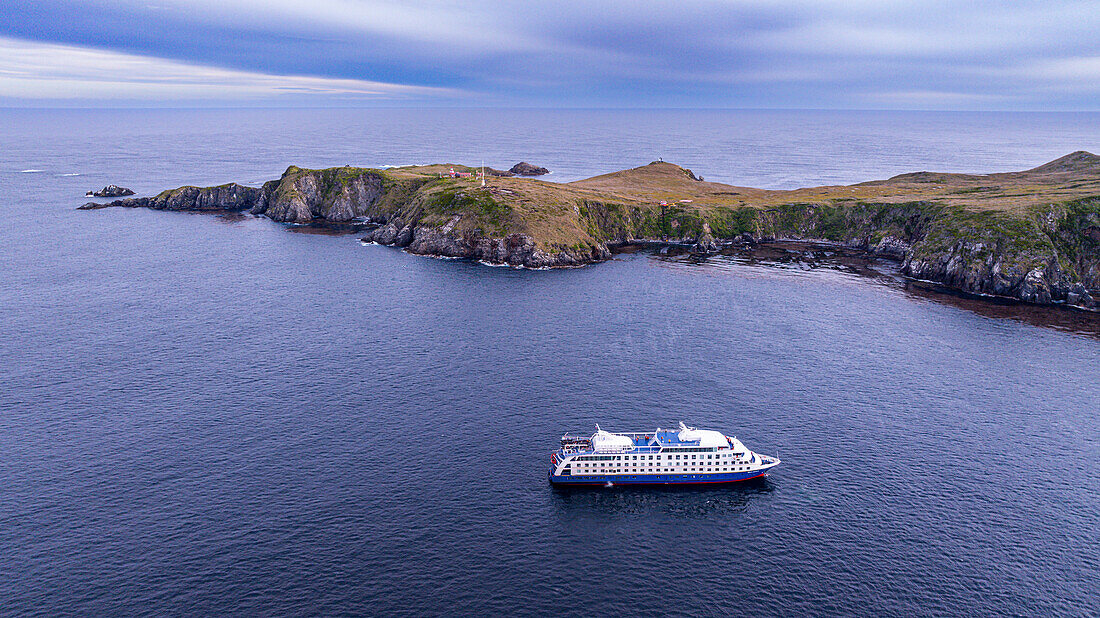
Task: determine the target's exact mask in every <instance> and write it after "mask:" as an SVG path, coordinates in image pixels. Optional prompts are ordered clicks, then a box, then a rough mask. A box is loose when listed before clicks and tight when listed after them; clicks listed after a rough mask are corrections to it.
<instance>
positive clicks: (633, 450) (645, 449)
mask: <svg viewBox="0 0 1100 618" xmlns="http://www.w3.org/2000/svg"><path fill="white" fill-rule="evenodd" d="M680 446H682V445H679V444H663V445H660V446H633V447H625V446H624V447H621V448H602V449H600V450H595V449H593V448H592V447H590V446H589V447H585V448H575V447H562V448H561V449H559V450H558V452H559V453H561V454H562V455H573V454H576V453H585V454H587V455H622V454H624V453H626V454H630V455H653V454H657V453H660V452H661V449H663V448H672V449H675V448H677V447H680ZM718 450H719V451H720V452H725V451H727V450H732V449H729V448H728V447H724V448H723V447H720V448H719V449H718ZM674 452H675V451H674ZM760 457H763V455H760Z"/></svg>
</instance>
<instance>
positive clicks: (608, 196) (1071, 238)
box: [81, 151, 1100, 310]
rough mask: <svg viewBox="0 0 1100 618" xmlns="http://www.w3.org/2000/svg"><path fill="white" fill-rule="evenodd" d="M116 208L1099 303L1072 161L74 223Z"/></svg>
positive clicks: (1091, 242) (388, 199)
mask: <svg viewBox="0 0 1100 618" xmlns="http://www.w3.org/2000/svg"><path fill="white" fill-rule="evenodd" d="M452 171H455V172H456V174H451V172H452ZM111 206H119V207H144V208H153V209H161V210H180V211H208V212H226V211H233V212H248V213H251V214H253V215H256V216H264V217H268V218H270V219H273V220H275V221H280V222H286V223H296V224H316V223H321V224H334V223H340V224H347V223H358V224H361V225H363V226H364V232H363V234H364V240H367V241H370V242H376V243H379V244H384V245H394V246H398V247H403V248H405V249H406V250H407V251H409V252H410V253H414V254H420V255H434V256H447V257H464V258H470V259H475V260H481V261H484V262H488V263H493V264H509V265H513V266H523V267H529V268H554V267H576V266H583V265H586V264H592V263H595V262H600V261H603V260H606V259H609V258H610V257H611V255H612V251H613V250H614V249H616V248H617V247H622V246H625V245H631V244H637V243H643V242H673V243H681V244H686V245H689V246H690V247H691V249H692V250H693V251H696V252H698V253H701V254H705V253H709V252H713V251H716V250H718V249H719V248H720V247H721V245H723V244H730V243H761V242H769V241H774V240H807V241H824V242H831V243H838V244H842V245H845V246H848V247H852V248H857V249H860V250H863V251H867V252H869V253H872V254H875V255H880V256H885V257H890V258H893V259H896V260H898V261H899V262H900V263H901V273H902V274H903V275H906V276H909V277H913V278H916V279H922V280H928V281H934V282H936V283H939V284H941V285H944V286H947V287H949V288H952V289H955V290H959V291H961V292H965V293H970V294H976V295H992V296H999V297H1005V298H1012V299H1016V300H1020V301H1024V302H1029V303H1037V304H1064V305H1067V306H1072V307H1076V308H1081V309H1089V310H1097V309H1098V303H1100V157H1098V156H1096V155H1093V154H1091V153H1087V152H1083V151H1079V152H1074V153H1071V154H1069V155H1066V156H1064V157H1061V158H1059V159H1056V160H1054V161H1051V162H1050V163H1047V164H1044V165H1040V166H1039V167H1036V168H1033V169H1029V170H1025V171H1020V172H1008V173H996V174H953V173H940V172H915V173H910V174H902V175H899V176H894V177H892V178H889V179H886V180H877V181H871V182H863V183H859V184H854V185H845V186H822V187H810V188H803V189H795V190H767V189H756V188H750V187H739V186H734V185H727V184H722V183H715V182H707V181H704V180H702V179H700V178H699V177H697V176H696V175H695V174H694V173H692V172H691V170H688V169H685V168H682V167H679V166H676V165H673V164H671V163H665V162H660V161H658V162H653V163H650V164H648V165H643V166H640V167H636V168H632V169H628V170H622V171H618V172H613V173H610V174H604V175H601V176H595V177H593V178H588V179H585V180H579V181H575V182H569V183H555V182H547V181H542V180H534V179H525V178H515V177H511V176H508V175H507V174H506V173H500V172H497V171H496V170H489V173H486V174H485V175H484V183H483V181H482V179H481V178H479V174H478V168H473V167H467V166H461V165H426V166H410V167H399V168H386V169H373V168H358V167H336V168H328V169H319V170H315V169H304V168H300V167H296V166H291V167H289V168H287V170H286V171H285V172H284V173H283V175H282V176H281V177H280V178H278V179H275V180H271V181H268V182H266V183H264V184H263V185H262V186H259V187H251V186H245V185H240V184H235V183H230V184H225V185H220V186H216V187H205V188H200V187H191V186H188V187H180V188H178V189H170V190H166V191H163V192H161V193H159V194H157V195H156V196H152V197H137V198H126V199H121V200H115V201H113V202H109V203H96V202H89V203H87V204H85V205H84V206H81V208H82V209H97V208H106V207H111Z"/></svg>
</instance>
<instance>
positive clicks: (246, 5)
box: [0, 0, 1100, 109]
mask: <svg viewBox="0 0 1100 618" xmlns="http://www.w3.org/2000/svg"><path fill="white" fill-rule="evenodd" d="M151 1H152V3H153V4H152V6H151V5H150V4H149V0H41V1H40V2H35V3H24V6H22V7H20V8H17V9H10V8H0V18H6V19H0V37H4V36H7V37H9V38H10V39H19V40H24V41H37V42H38V44H54V45H59V46H63V47H66V48H70V49H83V50H84V51H86V52H87V53H93V52H95V51H97V50H98V51H100V52H102V53H110V54H122V55H125V56H127V57H139V58H144V59H146V60H148V61H149V62H156V63H176V64H174V65H172V66H171V67H166V66H163V65H161V66H159V67H158V68H155V69H149V68H146V69H145V70H144V73H145V74H152V75H154V76H156V75H164V74H168V73H175V72H182V73H184V74H186V75H188V76H190V77H189V78H188V79H183V78H181V79H174V80H164V79H161V80H160V81H159V82H158V81H155V80H153V79H152V78H150V79H144V78H142V79H131V78H129V77H127V78H126V79H120V78H119V77H118V76H119V75H123V74H127V73H128V72H129V69H125V70H108V71H107V72H106V73H107V74H106V75H103V72H102V71H97V65H100V64H102V66H105V67H111V66H113V65H112V62H113V63H114V64H118V63H119V61H118V60H117V59H115V60H114V61H104V62H103V63H99V62H84V63H83V64H74V65H69V63H68V60H64V61H60V62H55V63H54V64H53V65H51V67H46V68H42V69H38V68H36V67H37V65H36V64H34V63H35V62H36V61H37V60H39V59H37V58H34V57H22V58H20V59H19V62H20V63H22V66H23V67H24V68H25V69H26V70H24V71H23V73H22V75H23V81H15V78H12V77H7V78H5V80H6V81H5V82H3V83H6V86H3V88H4V90H3V94H4V96H13V95H12V94H11V92H12V91H13V90H24V91H26V92H34V93H37V95H36V96H39V97H44V98H48V97H61V98H64V97H66V96H69V95H67V94H66V93H68V92H70V89H68V88H66V87H63V86H61V85H60V84H62V83H63V81H64V80H61V79H59V78H58V75H61V74H65V75H67V78H66V79H67V80H68V81H70V82H72V89H75V90H80V91H82V92H84V93H85V95H84V96H88V97H92V98H106V99H108V100H111V97H114V96H117V93H118V92H119V91H120V90H122V89H126V90H128V91H129V92H132V93H141V96H143V97H147V98H157V97H161V98H171V97H177V98H178V97H181V96H188V97H207V96H210V97H213V98H238V99H247V100H253V99H260V98H265V97H276V98H282V99H283V100H286V99H287V98H288V97H300V98H302V99H307V98H310V97H313V98H314V99H316V100H318V101H321V100H325V99H329V98H332V97H338V98H339V97H359V98H361V99H363V100H367V99H371V100H374V99H386V98H387V97H389V98H396V100H401V101H404V100H412V99H416V100H421V99H422V100H432V101H439V100H442V99H440V97H442V98H443V99H446V100H447V101H448V103H447V104H474V105H506V106H509V105H510V106H526V105H532V106H577V105H594V106H608V107H615V106H627V107H630V106H643V107H680V106H688V107H826V108H835V107H857V108H868V107H883V106H885V107H905V106H909V105H914V106H918V107H921V108H928V107H936V108H953V107H954V106H958V107H963V108H967V109H974V108H975V106H977V107H984V108H989V109H1025V108H1026V109H1096V108H1097V106H1098V105H1100V103H1098V99H1097V98H1096V97H1095V94H1096V89H1095V88H1092V87H1091V85H1090V84H1091V83H1094V82H1095V81H1096V78H1095V77H1094V76H1095V73H1096V71H1095V67H1094V65H1093V63H1094V61H1093V60H1092V59H1093V58H1098V57H1100V39H1098V38H1097V37H1096V36H1095V34H1094V33H1095V32H1096V31H1098V30H1100V11H1097V10H1095V6H1094V4H1093V3H1091V2H1089V1H1087V0H1042V1H1040V0H1019V1H1017V2H1012V3H1007V4H1006V3H1004V2H1003V1H1001V0H968V1H966V2H963V1H957V0H928V1H926V2H919V3H917V2H912V1H911V0H843V1H841V0H789V1H787V2H782V3H776V2H774V1H772V0H605V1H602V2H599V3H592V2H591V1H590V0H588V1H580V0H557V1H555V2H553V3H527V4H517V3H515V2H505V1H503V0H484V1H482V2H479V3H477V4H461V3H454V2H451V1H444V0H311V1H310V2H302V1H301V0H151ZM0 53H8V54H9V55H10V52H6V51H5V50H4V49H0ZM28 55H29V56H34V54H26V55H24V56H28ZM178 65H182V66H186V67H189V68H187V69H186V70H185V69H179V68H178ZM215 67H219V68H215ZM66 70H69V73H67V74H66V73H65V71H66ZM38 71H41V72H42V73H43V75H47V76H52V77H49V78H48V79H38V80H32V79H31V76H32V75H33V74H35V73H36V72H38ZM219 72H230V73H231V74H229V75H227V74H220V73H219ZM245 74H247V75H248V76H251V77H249V78H245V77H244V75H245ZM28 80H29V81H28ZM318 80H319V81H318ZM1090 80H1091V81H1090ZM46 82H52V83H50V84H47V83H46ZM123 84H125V86H124V85H123ZM417 88H419V89H421V90H416V89H417ZM158 93H159V94H158ZM456 93H462V94H461V95H460V94H456ZM130 96H132V95H130Z"/></svg>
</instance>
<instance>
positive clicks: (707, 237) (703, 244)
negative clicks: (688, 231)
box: [691, 221, 718, 255]
mask: <svg viewBox="0 0 1100 618" xmlns="http://www.w3.org/2000/svg"><path fill="white" fill-rule="evenodd" d="M691 251H692V253H697V254H703V255H706V254H708V253H714V252H716V251H718V241H716V240H715V239H714V234H713V233H712V232H711V230H710V225H709V224H708V223H707V222H705V221H704V222H703V231H702V232H700V233H699V238H697V239H696V240H695V244H694V245H692V247H691Z"/></svg>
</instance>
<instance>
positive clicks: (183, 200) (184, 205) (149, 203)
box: [80, 183, 264, 212]
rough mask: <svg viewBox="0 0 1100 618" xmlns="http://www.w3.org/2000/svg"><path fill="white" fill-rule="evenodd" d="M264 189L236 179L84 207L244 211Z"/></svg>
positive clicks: (258, 197) (260, 200)
mask: <svg viewBox="0 0 1100 618" xmlns="http://www.w3.org/2000/svg"><path fill="white" fill-rule="evenodd" d="M263 199H264V193H263V190H262V189H258V188H255V187H246V186H243V185H239V184H236V183H230V184H226V185H220V186H217V187H180V188H179V189H171V190H169V191H162V192H160V193H159V194H157V195H155V196H153V197H136V198H135V197H131V198H126V199H122V200H115V201H113V202H109V203H106V204H100V203H97V202H88V203H87V204H84V205H83V206H81V207H80V209H81V210H94V209H97V208H107V207H109V206H121V207H123V208H152V209H154V210H200V211H222V212H224V211H242V210H248V209H250V208H252V207H253V206H254V205H255V204H257V203H259V202H262V201H263Z"/></svg>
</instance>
